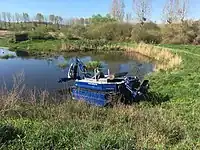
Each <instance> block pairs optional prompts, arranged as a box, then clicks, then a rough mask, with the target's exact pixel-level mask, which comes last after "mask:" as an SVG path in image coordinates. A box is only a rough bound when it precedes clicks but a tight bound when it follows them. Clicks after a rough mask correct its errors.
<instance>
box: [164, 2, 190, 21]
mask: <svg viewBox="0 0 200 150" xmlns="http://www.w3.org/2000/svg"><path fill="white" fill-rule="evenodd" d="M188 9H189V0H167V1H166V4H165V7H164V8H163V15H164V16H163V20H164V21H165V22H168V23H169V24H171V23H173V22H180V21H181V22H183V21H184V19H185V17H186V16H187V13H188Z"/></svg>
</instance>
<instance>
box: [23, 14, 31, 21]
mask: <svg viewBox="0 0 200 150" xmlns="http://www.w3.org/2000/svg"><path fill="white" fill-rule="evenodd" d="M23 20H24V22H29V21H30V18H29V15H28V13H23Z"/></svg>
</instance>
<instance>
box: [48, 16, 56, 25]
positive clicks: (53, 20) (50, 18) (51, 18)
mask: <svg viewBox="0 0 200 150" xmlns="http://www.w3.org/2000/svg"><path fill="white" fill-rule="evenodd" d="M49 21H50V22H51V23H52V24H53V23H54V22H55V15H49Z"/></svg>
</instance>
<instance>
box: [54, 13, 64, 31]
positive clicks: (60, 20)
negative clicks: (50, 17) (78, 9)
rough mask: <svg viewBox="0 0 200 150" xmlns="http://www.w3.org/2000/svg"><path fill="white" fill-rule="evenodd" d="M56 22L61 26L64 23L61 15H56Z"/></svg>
mask: <svg viewBox="0 0 200 150" xmlns="http://www.w3.org/2000/svg"><path fill="white" fill-rule="evenodd" d="M55 23H56V24H57V27H58V28H59V27H60V25H61V24H62V23H63V18H62V17H60V16H56V17H55Z"/></svg>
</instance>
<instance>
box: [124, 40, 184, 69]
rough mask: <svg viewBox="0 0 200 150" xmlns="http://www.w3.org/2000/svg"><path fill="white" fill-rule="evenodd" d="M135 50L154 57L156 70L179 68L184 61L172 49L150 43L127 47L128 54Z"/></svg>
mask: <svg viewBox="0 0 200 150" xmlns="http://www.w3.org/2000/svg"><path fill="white" fill-rule="evenodd" d="M133 52H134V53H139V54H142V55H144V56H146V57H150V58H152V59H154V60H155V68H154V69H155V71H159V70H169V69H177V68H178V67H179V66H180V64H181V62H182V58H181V57H180V56H179V55H177V54H175V53H173V52H172V50H171V49H169V48H163V47H158V46H154V45H150V44H145V43H140V44H138V46H137V47H136V48H132V47H129V46H126V47H125V53H127V55H128V54H129V53H130V54H129V55H130V56H131V55H132V54H131V53H133Z"/></svg>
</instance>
